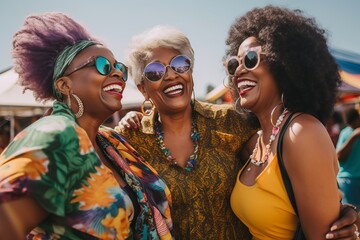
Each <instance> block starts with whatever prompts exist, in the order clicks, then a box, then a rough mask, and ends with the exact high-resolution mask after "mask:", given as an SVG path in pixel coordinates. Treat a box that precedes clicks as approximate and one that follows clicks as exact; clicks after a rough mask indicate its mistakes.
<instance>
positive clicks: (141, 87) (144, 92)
mask: <svg viewBox="0 0 360 240" xmlns="http://www.w3.org/2000/svg"><path fill="white" fill-rule="evenodd" d="M136 86H137V88H138V89H139V91H140V92H141V93H142V95H143V96H144V97H145V99H148V98H149V97H148V94H147V93H146V90H145V88H144V84H138V85H136Z"/></svg>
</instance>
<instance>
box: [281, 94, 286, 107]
mask: <svg viewBox="0 0 360 240" xmlns="http://www.w3.org/2000/svg"><path fill="white" fill-rule="evenodd" d="M281 103H282V104H283V105H284V108H286V107H285V101H284V93H282V94H281Z"/></svg>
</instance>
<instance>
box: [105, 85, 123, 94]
mask: <svg viewBox="0 0 360 240" xmlns="http://www.w3.org/2000/svg"><path fill="white" fill-rule="evenodd" d="M103 90H104V91H105V92H107V91H111V90H116V91H118V92H122V90H123V88H122V87H121V86H120V85H119V84H111V85H109V86H106V87H104V88H103Z"/></svg>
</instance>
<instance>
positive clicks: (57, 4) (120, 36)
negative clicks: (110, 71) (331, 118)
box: [0, 0, 360, 98]
mask: <svg viewBox="0 0 360 240" xmlns="http://www.w3.org/2000/svg"><path fill="white" fill-rule="evenodd" d="M268 4H272V5H276V6H284V7H288V8H291V9H294V8H299V9H301V10H303V11H304V12H305V13H306V14H307V15H309V16H313V17H315V18H316V19H317V22H318V23H319V24H320V25H321V26H322V27H323V28H325V29H327V30H328V34H329V35H328V39H329V45H330V47H333V48H338V49H342V50H347V51H351V52H355V53H358V54H360V21H359V15H360V1H359V0H317V1H316V0H272V1H270V0H177V1H170V0H167V1H164V0H128V1H123V0H97V1H94V0H87V1H85V0H72V1H71V0H61V1H55V0H12V1H10V0H2V1H1V2H0V23H1V25H0V40H1V44H0V53H1V57H0V71H1V70H4V69H6V68H8V67H10V66H12V63H13V61H12V59H11V41H12V36H13V34H14V33H15V32H16V31H17V29H18V28H19V27H20V26H21V25H22V23H23V21H24V19H25V17H26V16H28V15H30V14H33V13H41V12H47V11H61V12H65V13H67V14H69V15H71V16H72V17H73V18H74V19H76V20H77V21H79V22H81V23H82V24H83V25H85V26H86V27H87V28H88V30H89V31H90V33H92V34H93V35H94V36H96V37H98V38H101V39H102V40H103V41H104V42H105V43H107V45H108V47H109V48H110V49H111V50H112V51H113V52H114V54H115V56H116V57H117V58H118V60H120V61H121V59H123V57H124V54H125V50H126V47H127V45H128V43H129V41H130V39H131V37H132V36H133V35H135V34H138V33H140V32H142V31H144V30H146V29H148V28H150V27H152V26H154V25H156V24H165V25H172V26H175V27H178V28H179V29H180V30H182V31H183V32H185V34H186V35H187V36H188V37H189V39H190V41H191V43H192V46H193V48H194V50H195V68H194V80H195V92H196V96H197V97H199V98H201V97H204V96H205V93H206V87H207V86H208V85H213V86H217V85H219V84H221V83H222V80H223V78H224V77H225V71H224V69H223V66H222V56H223V54H224V51H225V39H226V35H227V31H228V29H229V27H230V25H231V24H232V23H233V21H234V20H235V18H237V17H239V16H241V15H243V14H244V13H245V12H247V11H248V10H251V9H252V8H254V7H261V6H265V5H268Z"/></svg>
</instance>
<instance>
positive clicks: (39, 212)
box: [0, 197, 48, 240]
mask: <svg viewBox="0 0 360 240" xmlns="http://www.w3.org/2000/svg"><path fill="white" fill-rule="evenodd" d="M24 213H26V214H24ZM47 216H48V213H47V212H46V211H45V210H44V209H43V208H41V207H40V206H39V204H38V203H37V202H36V201H35V200H34V199H33V198H30V197H22V198H20V199H18V200H15V201H10V202H4V203H2V204H0V222H1V224H0V239H3V240H8V239H9V240H10V239H11V240H13V239H25V236H26V235H27V234H28V233H29V232H30V231H31V230H32V229H33V228H34V227H36V226H37V225H39V224H40V222H42V221H43V220H44V219H45V218H46V217H47Z"/></svg>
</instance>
